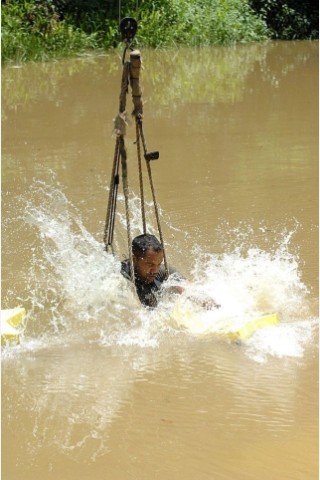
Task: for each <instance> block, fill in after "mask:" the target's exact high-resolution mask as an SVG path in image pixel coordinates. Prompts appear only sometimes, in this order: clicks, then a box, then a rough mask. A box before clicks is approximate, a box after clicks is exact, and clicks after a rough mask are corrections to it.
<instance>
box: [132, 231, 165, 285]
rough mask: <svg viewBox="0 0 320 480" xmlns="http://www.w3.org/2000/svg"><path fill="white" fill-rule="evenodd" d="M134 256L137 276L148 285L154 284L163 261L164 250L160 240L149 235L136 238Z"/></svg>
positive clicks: (133, 242) (133, 248)
mask: <svg viewBox="0 0 320 480" xmlns="http://www.w3.org/2000/svg"><path fill="white" fill-rule="evenodd" d="M132 254H133V265H134V271H135V274H136V275H137V276H138V277H139V278H140V280H142V281H144V282H146V283H151V282H153V280H154V279H155V277H156V275H157V273H158V272H159V270H160V266H161V263H162V261H163V248H162V245H161V243H160V242H159V240H158V239H157V238H156V237H155V236H154V235H151V234H149V233H144V234H143V235H139V236H138V237H135V238H134V239H133V241H132Z"/></svg>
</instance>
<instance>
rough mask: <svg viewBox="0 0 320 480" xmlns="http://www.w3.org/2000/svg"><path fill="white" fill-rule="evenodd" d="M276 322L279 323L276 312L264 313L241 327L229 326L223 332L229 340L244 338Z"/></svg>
mask: <svg viewBox="0 0 320 480" xmlns="http://www.w3.org/2000/svg"><path fill="white" fill-rule="evenodd" d="M277 323H279V318H278V315H277V314H276V313H272V314H270V315H264V316H262V317H259V318H256V319H255V320H249V321H248V322H246V323H245V324H244V325H243V326H242V327H241V328H237V329H235V330H233V329H232V328H231V329H230V330H229V331H227V332H225V333H226V335H227V336H228V338H230V339H231V340H246V339H247V338H249V337H251V335H252V334H253V333H254V332H256V331H257V330H259V329H261V328H265V327H270V326H271V325H276V324H277Z"/></svg>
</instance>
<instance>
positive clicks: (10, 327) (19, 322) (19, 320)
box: [1, 307, 26, 345]
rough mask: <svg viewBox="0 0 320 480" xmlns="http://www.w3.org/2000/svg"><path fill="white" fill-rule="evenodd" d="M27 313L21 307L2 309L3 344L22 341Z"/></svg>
mask: <svg viewBox="0 0 320 480" xmlns="http://www.w3.org/2000/svg"><path fill="white" fill-rule="evenodd" d="M25 315H26V311H25V309H24V308H21V307H18V308H11V309H8V310H1V345H7V344H18V343H20V335H21V332H22V327H23V320H24V317H25Z"/></svg>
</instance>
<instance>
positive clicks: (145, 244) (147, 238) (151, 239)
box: [132, 233, 163, 257]
mask: <svg viewBox="0 0 320 480" xmlns="http://www.w3.org/2000/svg"><path fill="white" fill-rule="evenodd" d="M147 250H154V251H155V252H162V250H163V248H162V245H161V243H160V242H159V240H158V239H157V238H156V237H155V236H154V235H151V234H150V233H143V234H142V235H138V236H137V237H135V238H134V239H133V240H132V253H133V255H134V256H135V257H139V256H142V255H143V254H144V253H145V252H146V251H147Z"/></svg>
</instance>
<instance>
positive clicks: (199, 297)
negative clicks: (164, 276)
mask: <svg viewBox="0 0 320 480" xmlns="http://www.w3.org/2000/svg"><path fill="white" fill-rule="evenodd" d="M169 275H175V276H176V281H177V283H178V284H174V285H170V286H168V287H167V288H166V291H167V292H168V293H177V294H180V295H182V294H183V293H186V297H187V298H188V300H191V301H192V302H194V303H196V304H197V305H199V306H201V307H202V308H206V309H207V310H212V309H213V308H220V307H221V305H219V304H218V303H216V302H215V301H214V300H213V298H211V297H209V296H208V295H207V294H206V293H204V292H198V293H192V294H188V292H187V290H188V289H187V288H186V287H184V286H183V285H182V284H181V285H180V284H179V283H180V282H187V284H188V285H190V286H191V285H192V283H191V282H189V281H187V280H186V279H185V278H183V276H182V275H181V274H180V273H179V272H177V271H176V270H175V269H173V268H171V267H170V268H169Z"/></svg>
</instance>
